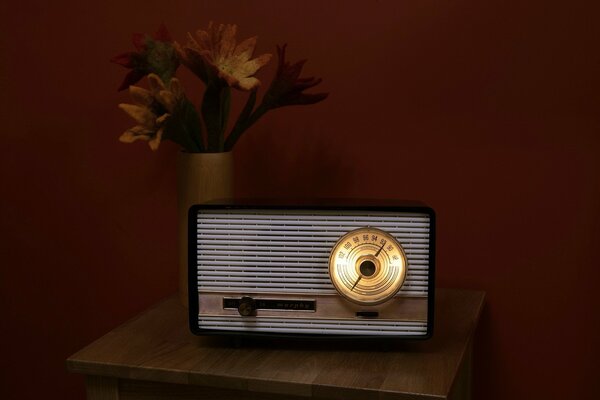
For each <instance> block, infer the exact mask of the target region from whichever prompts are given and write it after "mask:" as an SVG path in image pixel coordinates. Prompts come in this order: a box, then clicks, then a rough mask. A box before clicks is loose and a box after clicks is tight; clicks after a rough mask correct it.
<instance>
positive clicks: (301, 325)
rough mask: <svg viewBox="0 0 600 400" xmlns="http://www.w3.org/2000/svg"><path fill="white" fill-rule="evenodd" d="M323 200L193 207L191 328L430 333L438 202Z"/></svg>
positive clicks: (394, 334)
mask: <svg viewBox="0 0 600 400" xmlns="http://www.w3.org/2000/svg"><path fill="white" fill-rule="evenodd" d="M324 204H325V205H323V204H321V205H314V204H311V205H305V204H304V205H297V204H287V205H283V204H277V205H273V204H270V205H265V204H258V203H256V202H255V203H254V204H249V203H246V204H204V205H196V206H193V207H192V208H191V209H190V213H189V221H188V227H189V240H190V241H189V295H190V298H189V301H190V302H189V311H190V326H191V329H192V331H193V332H194V333H195V334H211V333H215V334H216V333H218V334H237V335H240V334H252V335H279V336H302V337H353V338H356V337H400V338H410V339H417V338H421V339H426V338H428V337H430V336H431V334H432V330H433V296H434V261H435V257H434V256H435V214H434V212H433V210H432V209H431V208H429V207H427V206H425V205H422V204H414V203H413V204H407V203H402V204H390V203H382V202H378V203H377V204H372V203H366V202H362V203H358V204H355V205H348V204H346V205H342V204H340V203H339V202H333V203H329V204H326V203H324Z"/></svg>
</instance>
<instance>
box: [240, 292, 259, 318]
mask: <svg viewBox="0 0 600 400" xmlns="http://www.w3.org/2000/svg"><path fill="white" fill-rule="evenodd" d="M238 312H239V313H240V315H241V316H242V317H250V316H252V315H254V314H255V312H256V302H255V301H254V299H253V298H252V297H248V296H244V297H242V298H241V299H240V304H239V305H238Z"/></svg>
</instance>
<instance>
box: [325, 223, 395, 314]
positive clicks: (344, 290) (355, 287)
mask: <svg viewBox="0 0 600 400" xmlns="http://www.w3.org/2000/svg"><path fill="white" fill-rule="evenodd" d="M329 276H330V278H331V282H332V283H333V285H334V286H335V288H336V289H337V291H338V292H339V293H340V295H342V296H343V297H345V298H346V299H348V300H350V301H352V302H354V303H357V304H361V305H376V304H381V303H383V302H385V301H387V300H389V299H391V298H392V297H393V296H394V295H395V294H396V293H398V290H400V288H401V287H402V284H403V283H404V279H405V277H406V254H405V253H404V249H403V248H402V246H401V245H400V243H398V241H397V240H396V239H395V238H394V237H393V236H392V235H390V234H389V233H387V232H385V231H383V230H381V229H376V228H371V227H367V228H359V229H356V230H354V231H351V232H348V233H347V234H345V235H344V236H342V238H340V240H338V242H337V243H336V244H335V246H333V249H332V250H331V255H330V257H329Z"/></svg>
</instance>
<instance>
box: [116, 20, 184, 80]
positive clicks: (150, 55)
mask: <svg viewBox="0 0 600 400" xmlns="http://www.w3.org/2000/svg"><path fill="white" fill-rule="evenodd" d="M132 42H133V46H134V47H135V51H128V52H125V53H121V54H117V55H116V56H114V57H113V58H111V59H110V61H111V62H114V63H116V64H119V65H122V66H124V67H125V68H129V69H131V71H129V73H128V74H127V75H126V76H125V79H124V80H123V83H121V86H119V89H118V90H124V89H127V88H128V87H129V86H130V85H133V84H135V83H137V82H138V81H139V80H140V79H142V78H143V77H144V76H146V75H148V74H151V73H154V74H157V75H158V76H159V77H160V78H161V79H162V80H163V81H164V82H167V83H168V82H169V80H170V79H171V78H172V77H173V75H175V71H176V70H177V67H179V59H178V58H177V54H176V53H175V49H174V48H173V39H172V38H171V34H170V33H169V31H168V30H167V27H166V26H165V25H164V24H161V25H160V26H159V27H158V30H157V31H156V32H155V33H154V35H152V36H150V35H147V34H143V33H134V34H133V35H132Z"/></svg>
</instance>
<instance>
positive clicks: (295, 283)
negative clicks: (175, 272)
mask: <svg viewBox="0 0 600 400" xmlns="http://www.w3.org/2000/svg"><path fill="white" fill-rule="evenodd" d="M196 226H197V271H198V274H197V278H198V291H199V292H207V291H208V292H250V293H277V292H285V293H304V294H306V293H318V294H336V293H337V292H336V290H335V288H334V286H333V284H332V283H331V281H330V279H329V272H328V260H329V253H330V251H331V248H332V247H333V246H334V244H335V243H336V241H337V240H338V239H339V238H340V237H341V236H343V235H344V234H346V233H347V232H349V231H351V230H354V229H358V228H362V227H365V226H371V227H374V228H379V229H382V230H385V231H386V232H388V233H390V234H392V235H393V236H394V237H396V239H397V240H398V242H400V244H402V247H403V248H404V250H405V252H406V256H407V260H408V265H407V275H406V280H405V282H404V285H403V287H402V289H401V290H400V291H399V293H398V296H419V297H426V296H427V290H428V274H429V236H430V220H429V215H427V214H420V213H398V212H384V211H381V212H380V211H343V212H336V211H312V210H311V211H307V210H273V211H270V210H248V209H244V210H222V209H221V210H210V209H208V210H199V211H198V214H197V225H196ZM203 325H204V324H203ZM282 328H284V327H282ZM294 329H295V328H294ZM315 329H319V328H315Z"/></svg>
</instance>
